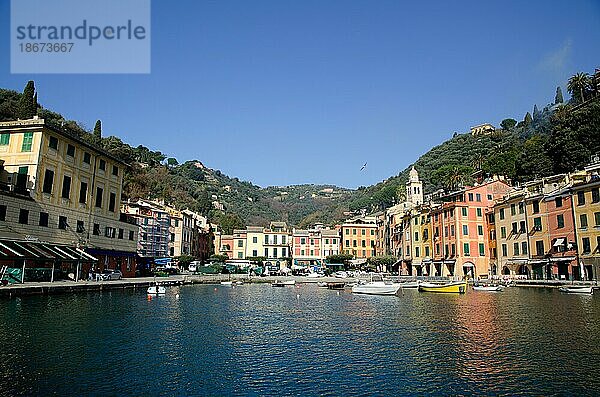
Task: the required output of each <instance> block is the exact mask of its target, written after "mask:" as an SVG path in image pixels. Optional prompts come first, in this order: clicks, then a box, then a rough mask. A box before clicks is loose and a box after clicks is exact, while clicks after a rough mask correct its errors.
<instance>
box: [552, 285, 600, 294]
mask: <svg viewBox="0 0 600 397" xmlns="http://www.w3.org/2000/svg"><path fill="white" fill-rule="evenodd" d="M559 290H560V292H564V293H567V294H593V293H594V288H593V287H588V286H585V285H571V286H565V287H560V288H559Z"/></svg>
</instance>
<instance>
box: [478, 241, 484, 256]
mask: <svg viewBox="0 0 600 397" xmlns="http://www.w3.org/2000/svg"><path fill="white" fill-rule="evenodd" d="M479 256H485V244H483V243H479Z"/></svg>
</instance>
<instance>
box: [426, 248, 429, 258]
mask: <svg viewBox="0 0 600 397" xmlns="http://www.w3.org/2000/svg"><path fill="white" fill-rule="evenodd" d="M425 256H426V257H428V256H429V247H427V246H426V247H425Z"/></svg>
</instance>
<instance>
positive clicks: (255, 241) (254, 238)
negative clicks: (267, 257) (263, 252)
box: [252, 236, 258, 256]
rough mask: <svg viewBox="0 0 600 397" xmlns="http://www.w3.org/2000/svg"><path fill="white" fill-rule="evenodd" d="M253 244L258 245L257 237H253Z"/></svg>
mask: <svg viewBox="0 0 600 397" xmlns="http://www.w3.org/2000/svg"><path fill="white" fill-rule="evenodd" d="M252 242H253V243H254V244H256V243H258V237H256V236H253V237H252ZM254 256H257V255H254Z"/></svg>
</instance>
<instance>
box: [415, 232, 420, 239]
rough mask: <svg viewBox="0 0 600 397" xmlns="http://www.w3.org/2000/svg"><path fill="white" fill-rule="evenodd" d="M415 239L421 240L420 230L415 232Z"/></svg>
mask: <svg viewBox="0 0 600 397" xmlns="http://www.w3.org/2000/svg"><path fill="white" fill-rule="evenodd" d="M415 241H419V232H415Z"/></svg>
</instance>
